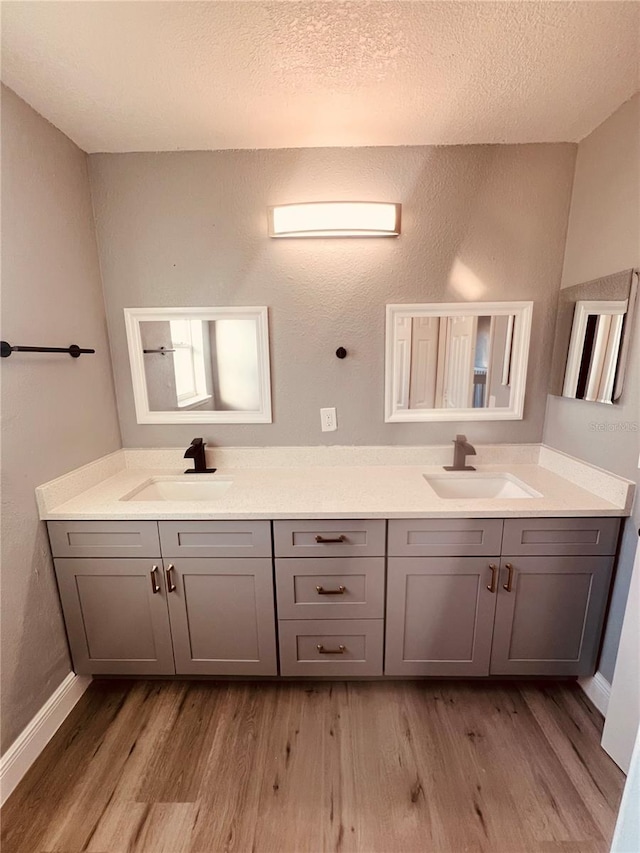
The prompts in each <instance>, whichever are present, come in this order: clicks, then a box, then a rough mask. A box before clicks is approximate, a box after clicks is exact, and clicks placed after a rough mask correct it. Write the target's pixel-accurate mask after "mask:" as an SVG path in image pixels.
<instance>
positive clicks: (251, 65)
mask: <svg viewBox="0 0 640 853" xmlns="http://www.w3.org/2000/svg"><path fill="white" fill-rule="evenodd" d="M639 35H640V3H638V2H633V1H632V2H617V0H604V2H587V1H586V0H582V2H575V3H568V2H542V1H541V0H533V2H497V3H494V2H462V3H458V2H400V0H387V2H363V0H355V2H339V0H327V2H249V0H246V2H206V0H205V1H204V2H185V0H176V2H155V0H147V2H118V1H117V0H116V2H34V1H33V0H22V1H20V0H13V2H3V3H2V79H3V81H4V82H5V83H6V84H7V85H8V86H9V87H10V88H12V89H14V91H15V92H17V93H18V94H19V95H20V96H21V97H23V98H24V99H25V100H26V101H27V102H28V103H30V104H31V105H32V106H33V107H34V108H35V109H36V110H37V111H38V112H40V113H41V114H42V115H43V116H45V117H46V118H47V119H49V120H50V121H51V122H53V124H55V125H56V126H57V127H59V128H60V129H61V130H63V131H64V132H65V133H66V134H68V135H69V136H70V137H71V138H72V139H73V140H74V141H75V142H76V143H77V144H78V145H79V146H80V147H81V148H83V149H85V151H89V152H95V151H172V150H181V149H192V150H193V149H196V150H197V149H220V148H285V147H286V148H290V147H308V146H355V145H426V144H429V145H431V144H437V145H440V144H458V143H481V142H487V143H490V142H502V143H513V142H555V141H577V140H580V139H582V138H583V137H584V136H585V135H587V134H588V133H589V132H590V131H591V130H593V128H594V127H596V126H597V125H598V124H600V123H601V122H602V121H603V120H604V119H605V118H607V116H609V115H610V114H611V113H612V112H613V111H614V110H615V109H616V108H617V107H618V106H619V105H620V104H621V103H623V102H624V101H625V100H627V99H628V98H629V97H630V96H631V95H632V94H633V93H634V92H635V91H637V90H638V88H640V77H639V50H640V48H639Z"/></svg>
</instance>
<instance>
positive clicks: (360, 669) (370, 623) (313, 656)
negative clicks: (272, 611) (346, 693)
mask: <svg viewBox="0 0 640 853" xmlns="http://www.w3.org/2000/svg"><path fill="white" fill-rule="evenodd" d="M383 626H384V621H383V620H382V619H351V620H344V619H317V620H302V621H298V620H295V621H293V620H292V621H290V622H286V621H284V622H280V623H279V634H280V674H281V675H311V676H315V677H318V676H322V675H329V676H341V675H345V676H348V675H382V646H383V636H384V630H383Z"/></svg>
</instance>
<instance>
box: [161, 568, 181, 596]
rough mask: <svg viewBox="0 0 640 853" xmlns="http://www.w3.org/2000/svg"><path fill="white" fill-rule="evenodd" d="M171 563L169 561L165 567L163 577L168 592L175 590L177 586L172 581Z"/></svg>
mask: <svg viewBox="0 0 640 853" xmlns="http://www.w3.org/2000/svg"><path fill="white" fill-rule="evenodd" d="M173 568H174V566H173V563H169V565H168V566H167V568H166V569H165V570H164V574H165V577H166V578H167V590H168V592H175V591H176V589H177V588H178V587H177V586H176V585H175V584H174V582H173V575H172V574H171V572H172V571H173Z"/></svg>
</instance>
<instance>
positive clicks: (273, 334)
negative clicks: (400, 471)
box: [89, 144, 576, 447]
mask: <svg viewBox="0 0 640 853" xmlns="http://www.w3.org/2000/svg"><path fill="white" fill-rule="evenodd" d="M575 150H576V146H575V145H568V144H567V145H565V144H558V145H493V146H455V147H447V148H430V147H403V148H342V149H340V148H329V149H305V150H278V151H212V152H181V153H163V154H98V155H91V156H90V158H89V162H90V173H91V187H92V194H93V199H94V208H95V213H96V226H97V235H98V245H99V250H100V260H101V269H102V276H103V281H104V289H105V298H106V304H107V315H108V321H109V332H110V339H111V347H112V354H113V363H114V375H115V381H116V394H117V398H118V408H119V414H120V423H121V428H122V435H123V441H124V443H125V445H126V446H154V445H161V446H162V445H174V446H185V447H186V446H187V445H188V443H189V441H190V440H191V439H192V438H193V436H194V435H196V434H197V435H203V436H204V437H205V439H206V440H207V441H209V442H211V443H213V444H220V445H261V444H266V445H316V444H326V443H332V444H346V445H350V444H381V445H386V444H434V443H447V442H448V441H449V440H450V439H451V438H452V437H453V436H454V435H455V434H456V432H465V433H466V434H467V435H468V436H469V438H470V440H471V441H478V442H489V441H504V442H537V441H540V440H541V438H542V430H543V421H544V410H545V404H546V395H547V379H548V373H549V365H550V359H551V353H552V349H553V335H554V323H555V307H556V299H557V292H558V288H559V284H560V276H561V268H562V257H563V253H564V238H565V232H566V222H567V214H568V209H569V199H570V192H571V181H572V176H573V166H574V157H575ZM344 198H346V199H364V200H367V199H373V200H375V199H377V200H388V201H400V202H402V205H403V233H402V235H401V236H400V237H399V238H397V239H389V238H386V239H341V240H340V239H334V240H270V239H269V238H268V236H267V214H266V212H267V206H268V205H271V204H277V203H280V202H291V201H312V200H316V201H317V200H322V199H325V200H326V199H344ZM504 299H508V300H517V299H520V300H534V301H535V307H534V317H533V341H534V346H535V357H534V358H532V359H531V363H530V370H529V376H528V385H527V399H526V403H525V416H524V420H522V421H502V422H501V421H494V422H485V423H470V422H466V423H464V424H456V423H438V424H385V423H384V412H383V395H384V374H383V371H384V323H385V305H386V304H387V303H391V302H430V301H431V302H451V301H453V302H455V301H461V300H485V301H486V300H504ZM171 305H194V306H198V305H205V306H206V305H214V306H215V305H222V306H225V305H267V306H268V307H269V312H270V338H271V366H272V385H273V404H274V405H273V408H274V423H273V424H270V425H262V424H261V425H216V426H211V427H205V428H204V429H203V427H202V426H198V427H194V426H181V425H139V424H137V423H136V420H135V412H134V406H133V396H132V389H131V377H130V370H129V359H128V353H127V344H126V337H125V328H124V319H123V308H124V307H134V306H171ZM339 346H344V347H346V349H347V350H348V353H349V354H348V356H347V358H346V359H344V360H343V361H340V360H338V359H337V358H336V356H335V350H336V349H337V348H338V347H339ZM324 406H336V407H337V415H338V430H337V431H336V432H328V433H322V432H321V431H320V412H319V409H320V408H321V407H324Z"/></svg>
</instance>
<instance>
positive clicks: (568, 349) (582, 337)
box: [549, 269, 638, 405]
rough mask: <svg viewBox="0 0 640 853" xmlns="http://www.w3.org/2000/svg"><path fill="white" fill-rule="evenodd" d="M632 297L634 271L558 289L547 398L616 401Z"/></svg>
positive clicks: (634, 292) (620, 390)
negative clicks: (551, 396)
mask: <svg viewBox="0 0 640 853" xmlns="http://www.w3.org/2000/svg"><path fill="white" fill-rule="evenodd" d="M637 293H638V270H634V269H629V270H622V271H621V272H617V273H611V274H609V275H606V276H603V277H602V278H597V279H593V280H592V281H585V282H582V283H581V284H575V285H573V286H572V287H567V288H563V289H562V290H561V291H560V296H559V300H558V312H557V318H556V337H555V345H554V350H553V363H552V369H551V381H550V383H549V388H550V393H551V394H555V395H556V396H562V397H569V398H572V399H576V400H583V401H584V402H589V403H605V404H608V405H612V404H614V403H616V402H617V401H618V400H619V399H620V398H621V396H622V393H623V391H624V381H625V374H626V369H627V361H628V358H629V347H630V344H631V336H632V333H633V325H634V314H635V307H636V302H637Z"/></svg>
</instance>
